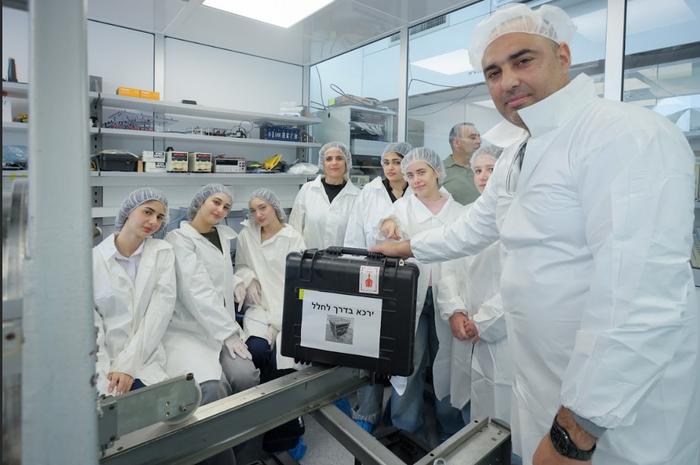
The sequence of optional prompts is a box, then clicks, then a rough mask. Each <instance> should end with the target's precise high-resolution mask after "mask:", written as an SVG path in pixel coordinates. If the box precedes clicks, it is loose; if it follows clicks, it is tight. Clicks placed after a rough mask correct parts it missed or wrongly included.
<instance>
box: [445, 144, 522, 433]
mask: <svg viewBox="0 0 700 465" xmlns="http://www.w3.org/2000/svg"><path fill="white" fill-rule="evenodd" d="M500 152H501V150H500V149H499V148H497V147H495V146H484V147H482V148H481V149H479V150H478V151H477V152H476V153H475V154H474V156H472V158H471V161H470V163H471V165H472V170H473V171H474V184H475V185H476V188H477V189H478V190H479V192H483V191H484V189H485V188H486V182H487V181H488V179H489V178H490V177H491V173H492V172H493V168H494V166H495V164H496V159H497V158H498V155H499V154H500ZM467 208H469V206H467ZM500 254H501V244H500V242H499V241H497V242H495V243H493V244H491V245H490V246H489V247H487V248H486V249H484V251H482V252H481V253H479V254H478V255H475V256H473V257H466V258H463V259H459V260H453V261H451V262H446V263H445V265H444V267H443V275H442V279H441V280H440V286H439V288H440V292H439V293H438V306H439V308H440V313H441V315H442V317H443V318H444V319H446V320H448V321H449V322H450V327H451V328H452V334H453V336H454V337H455V338H456V339H458V340H459V341H463V342H457V341H455V342H454V343H455V344H460V343H469V344H470V345H471V343H473V344H474V353H473V358H472V364H471V416H472V418H475V419H480V418H484V417H490V418H496V419H499V420H502V421H505V422H507V423H508V424H510V404H511V396H512V392H511V385H512V379H513V369H512V358H511V356H510V353H509V348H508V339H507V337H506V322H505V316H504V314H503V306H502V303H501V295H500V281H501V257H500ZM464 378H465V381H468V380H469V377H468V375H467V373H465V374H464ZM465 421H468V419H465Z"/></svg>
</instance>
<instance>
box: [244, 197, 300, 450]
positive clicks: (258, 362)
mask: <svg viewBox="0 0 700 465" xmlns="http://www.w3.org/2000/svg"><path fill="white" fill-rule="evenodd" d="M248 207H249V209H250V213H249V216H248V219H247V220H245V221H244V222H243V229H242V230H241V233H240V235H239V236H238V244H237V246H236V273H235V289H234V294H235V296H236V301H237V302H239V306H242V305H243V303H244V302H245V303H246V304H248V305H247V307H246V309H245V316H244V317H243V329H244V333H245V338H246V343H247V345H248V347H249V348H250V351H251V353H252V355H253V362H254V363H255V366H256V367H258V369H260V379H261V381H262V382H267V381H270V380H272V379H276V378H279V377H280V376H283V375H285V374H288V373H290V372H291V371H292V370H293V369H296V368H298V365H297V364H295V363H294V359H293V358H290V357H284V356H282V354H281V353H280V345H281V343H282V308H283V305H284V274H285V269H286V261H287V254H289V253H291V252H301V251H303V250H304V249H306V246H305V245H304V239H302V237H301V234H300V233H299V231H297V230H296V229H294V228H293V227H291V226H289V225H288V224H286V220H287V215H286V214H285V213H284V210H283V209H282V205H281V203H280V201H279V198H278V197H277V196H276V195H275V193H274V192H272V191H271V190H270V189H265V188H262V189H258V190H256V191H255V192H253V193H252V194H251V196H250V200H249V202H248ZM299 421H301V420H300V419H295V420H292V421H290V422H289V423H287V424H284V425H281V426H280V427H278V429H276V430H272V431H270V432H268V433H267V434H266V435H265V437H264V438H263V448H266V450H268V448H270V447H271V448H272V449H269V450H268V452H279V451H280V450H279V449H278V448H279V447H290V448H289V450H288V452H289V454H290V455H291V456H292V457H293V458H294V459H295V460H300V459H301V458H302V457H303V456H304V454H305V452H306V444H305V443H304V440H303V438H302V437H301V436H296V435H295V434H294V433H293V432H292V431H294V429H295V428H297V427H298V424H299V423H298V422H299ZM283 436H284V438H285V440H286V441H283V442H288V444H289V445H288V446H281V444H279V443H276V441H272V442H270V443H268V442H266V438H268V437H275V438H276V440H277V441H280V439H281V437H283ZM273 443H275V444H274V445H273ZM292 444H295V445H294V446H292Z"/></svg>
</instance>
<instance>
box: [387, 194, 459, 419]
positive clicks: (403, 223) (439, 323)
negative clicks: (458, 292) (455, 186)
mask: <svg viewBox="0 0 700 465" xmlns="http://www.w3.org/2000/svg"><path fill="white" fill-rule="evenodd" d="M440 192H441V193H442V195H444V196H446V197H447V202H446V203H445V204H444V205H443V207H442V209H441V210H440V212H439V213H438V214H437V215H433V213H432V212H431V211H430V210H429V209H428V207H426V206H425V205H424V204H423V202H421V201H420V200H419V199H418V197H416V196H415V194H411V195H407V196H404V197H402V198H400V199H398V200H397V201H396V202H394V204H393V207H392V214H391V215H390V217H391V218H393V219H394V220H395V221H396V222H397V224H398V226H399V229H400V230H401V235H402V237H404V238H411V237H413V236H414V235H415V234H418V233H419V232H421V231H426V230H428V229H432V228H437V227H440V226H445V225H448V224H450V223H451V222H452V221H453V219H454V218H456V217H458V216H460V214H461V212H462V210H463V209H464V206H463V205H461V204H459V203H457V202H456V201H455V200H454V199H453V198H452V196H451V195H450V193H449V192H447V191H446V190H445V189H444V188H441V189H440ZM411 261H412V262H414V263H416V265H418V269H419V270H420V275H419V276H418V290H417V293H416V329H418V322H419V318H420V314H421V311H422V310H423V303H424V302H425V297H426V294H427V292H428V284H429V282H430V277H431V275H432V285H433V304H434V306H435V309H436V310H435V330H436V332H437V336H438V342H439V343H440V347H439V348H438V353H437V355H436V356H435V360H434V361H433V387H434V389H435V396H436V397H437V398H438V399H444V398H445V397H446V396H448V395H451V396H453V397H452V398H451V402H452V403H453V405H454V406H455V407H457V408H461V407H463V406H464V403H466V401H464V403H463V404H462V405H456V404H455V401H454V399H457V400H460V399H464V397H465V395H466V399H467V401H468V400H469V386H468V385H466V386H465V385H464V383H452V381H451V379H452V376H457V377H459V376H460V373H464V372H465V368H464V367H465V366H468V363H469V359H470V356H471V344H469V345H468V346H467V344H464V343H461V344H453V343H452V339H453V338H452V331H451V330H450V327H449V324H447V323H446V322H445V321H444V320H443V319H442V318H441V317H440V312H439V311H438V310H437V309H438V306H437V300H436V297H435V296H436V294H437V293H438V292H440V290H439V282H440V270H441V265H440V264H425V263H419V262H417V261H415V260H413V259H411Z"/></svg>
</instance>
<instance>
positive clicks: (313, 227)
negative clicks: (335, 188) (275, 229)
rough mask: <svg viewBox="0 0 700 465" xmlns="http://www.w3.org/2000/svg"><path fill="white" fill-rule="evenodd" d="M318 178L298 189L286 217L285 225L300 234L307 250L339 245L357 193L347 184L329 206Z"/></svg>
mask: <svg viewBox="0 0 700 465" xmlns="http://www.w3.org/2000/svg"><path fill="white" fill-rule="evenodd" d="M321 176H322V175H318V176H317V177H316V179H314V180H313V181H309V182H307V183H306V184H304V185H303V186H301V189H299V193H298V194H297V197H296V199H295V200H294V206H293V207H292V213H291V214H290V215H289V224H290V225H292V226H293V227H294V228H295V229H296V230H297V231H299V232H300V233H301V235H302V237H303V238H304V243H305V244H306V246H307V247H308V248H310V249H325V248H326V247H331V246H342V245H343V239H344V238H345V227H346V225H347V223H348V218H349V217H350V212H351V211H352V209H353V205H354V203H355V199H356V198H357V196H358V195H359V194H360V189H359V188H358V187H357V186H355V185H354V184H353V183H351V182H350V181H348V182H347V184H345V187H343V189H342V190H341V191H340V193H338V195H337V196H336V197H335V199H333V203H330V202H329V201H328V196H327V195H326V191H325V189H324V188H323V183H321Z"/></svg>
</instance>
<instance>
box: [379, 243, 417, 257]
mask: <svg viewBox="0 0 700 465" xmlns="http://www.w3.org/2000/svg"><path fill="white" fill-rule="evenodd" d="M369 251H370V252H379V253H383V254H384V255H386V256H387V257H401V258H409V257H412V256H413V252H411V241H400V242H382V243H381V244H377V245H375V246H372V247H370V248H369Z"/></svg>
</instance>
